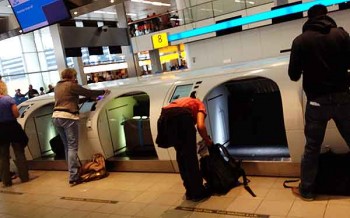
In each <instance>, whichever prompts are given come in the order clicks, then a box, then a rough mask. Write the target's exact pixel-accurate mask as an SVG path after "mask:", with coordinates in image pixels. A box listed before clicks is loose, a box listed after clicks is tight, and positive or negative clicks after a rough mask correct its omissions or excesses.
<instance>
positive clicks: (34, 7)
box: [9, 0, 71, 33]
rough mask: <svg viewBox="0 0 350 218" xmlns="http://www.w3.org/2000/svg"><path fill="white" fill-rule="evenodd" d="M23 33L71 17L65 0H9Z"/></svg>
mask: <svg viewBox="0 0 350 218" xmlns="http://www.w3.org/2000/svg"><path fill="white" fill-rule="evenodd" d="M9 2H10V4H11V7H12V10H13V12H14V14H15V16H16V18H17V21H18V23H19V25H20V26H21V29H22V31H23V33H27V32H30V31H33V30H36V29H39V28H42V27H46V26H48V25H51V24H55V23H58V22H60V21H63V20H66V19H70V18H71V14H70V12H69V10H68V8H67V7H66V5H65V3H64V1H63V0H9Z"/></svg>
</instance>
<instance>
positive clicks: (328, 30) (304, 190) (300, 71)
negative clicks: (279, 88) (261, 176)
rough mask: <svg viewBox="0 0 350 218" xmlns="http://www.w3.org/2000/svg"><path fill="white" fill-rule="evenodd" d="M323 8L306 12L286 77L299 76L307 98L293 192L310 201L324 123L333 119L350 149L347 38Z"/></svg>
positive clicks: (349, 49) (349, 44)
mask: <svg viewBox="0 0 350 218" xmlns="http://www.w3.org/2000/svg"><path fill="white" fill-rule="evenodd" d="M327 12H328V11H327V8H326V7H325V6H323V5H315V6H313V7H311V8H310V9H309V10H308V20H307V21H306V23H305V24H304V26H303V33H302V34H301V35H299V36H298V37H296V38H295V39H294V41H293V44H292V51H291V55H290V63H289V70H288V74H289V77H290V79H291V80H293V81H298V80H299V79H300V77H301V75H303V88H304V91H305V94H306V97H307V105H306V111H305V130H304V132H305V138H306V145H305V150H304V155H303V158H302V161H301V175H300V177H301V182H300V184H299V188H298V189H294V192H295V193H297V194H299V195H300V197H301V198H302V199H304V200H309V201H310V200H313V199H314V197H315V193H314V185H315V184H314V182H315V177H316V174H317V171H318V159H319V155H320V150H321V145H322V142H323V139H324V135H325V131H326V127H327V123H328V121H329V120H330V119H333V120H334V121H335V123H336V125H337V128H338V130H339V132H340V134H341V135H342V137H343V138H344V139H345V141H346V143H347V144H348V145H349V146H350V94H349V84H350V83H349V76H348V72H347V70H348V69H349V68H350V66H349V63H350V61H349V60H350V38H349V34H348V33H347V32H346V31H345V30H344V29H343V28H341V27H337V24H336V23H335V21H334V20H333V19H332V18H331V17H329V16H327Z"/></svg>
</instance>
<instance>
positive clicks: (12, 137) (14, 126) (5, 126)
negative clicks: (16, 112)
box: [0, 120, 29, 147]
mask: <svg viewBox="0 0 350 218" xmlns="http://www.w3.org/2000/svg"><path fill="white" fill-rule="evenodd" d="M0 141H1V142H6V143H19V144H21V145H23V146H24V147H25V146H27V145H28V141H29V139H28V136H27V134H26V133H25V131H24V130H23V128H22V126H21V125H20V124H19V123H18V122H17V120H15V121H9V122H2V123H0Z"/></svg>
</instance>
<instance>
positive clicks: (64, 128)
mask: <svg viewBox="0 0 350 218" xmlns="http://www.w3.org/2000/svg"><path fill="white" fill-rule="evenodd" d="M52 121H53V124H54V125H55V126H56V129H57V131H58V133H59V134H60V136H61V139H62V142H63V145H64V150H65V154H66V160H67V162H68V171H69V181H70V182H73V181H77V180H78V179H79V168H80V163H79V161H78V139H79V120H71V119H64V118H53V119H52Z"/></svg>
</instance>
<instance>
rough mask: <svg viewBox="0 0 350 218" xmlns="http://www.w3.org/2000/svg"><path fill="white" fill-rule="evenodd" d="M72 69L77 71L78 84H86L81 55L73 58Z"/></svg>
mask: <svg viewBox="0 0 350 218" xmlns="http://www.w3.org/2000/svg"><path fill="white" fill-rule="evenodd" d="M73 63H74V69H75V70H76V71H77V80H78V83H79V84H80V85H86V84H87V78H86V74H85V73H84V63H83V58H82V57H74V58H73Z"/></svg>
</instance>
